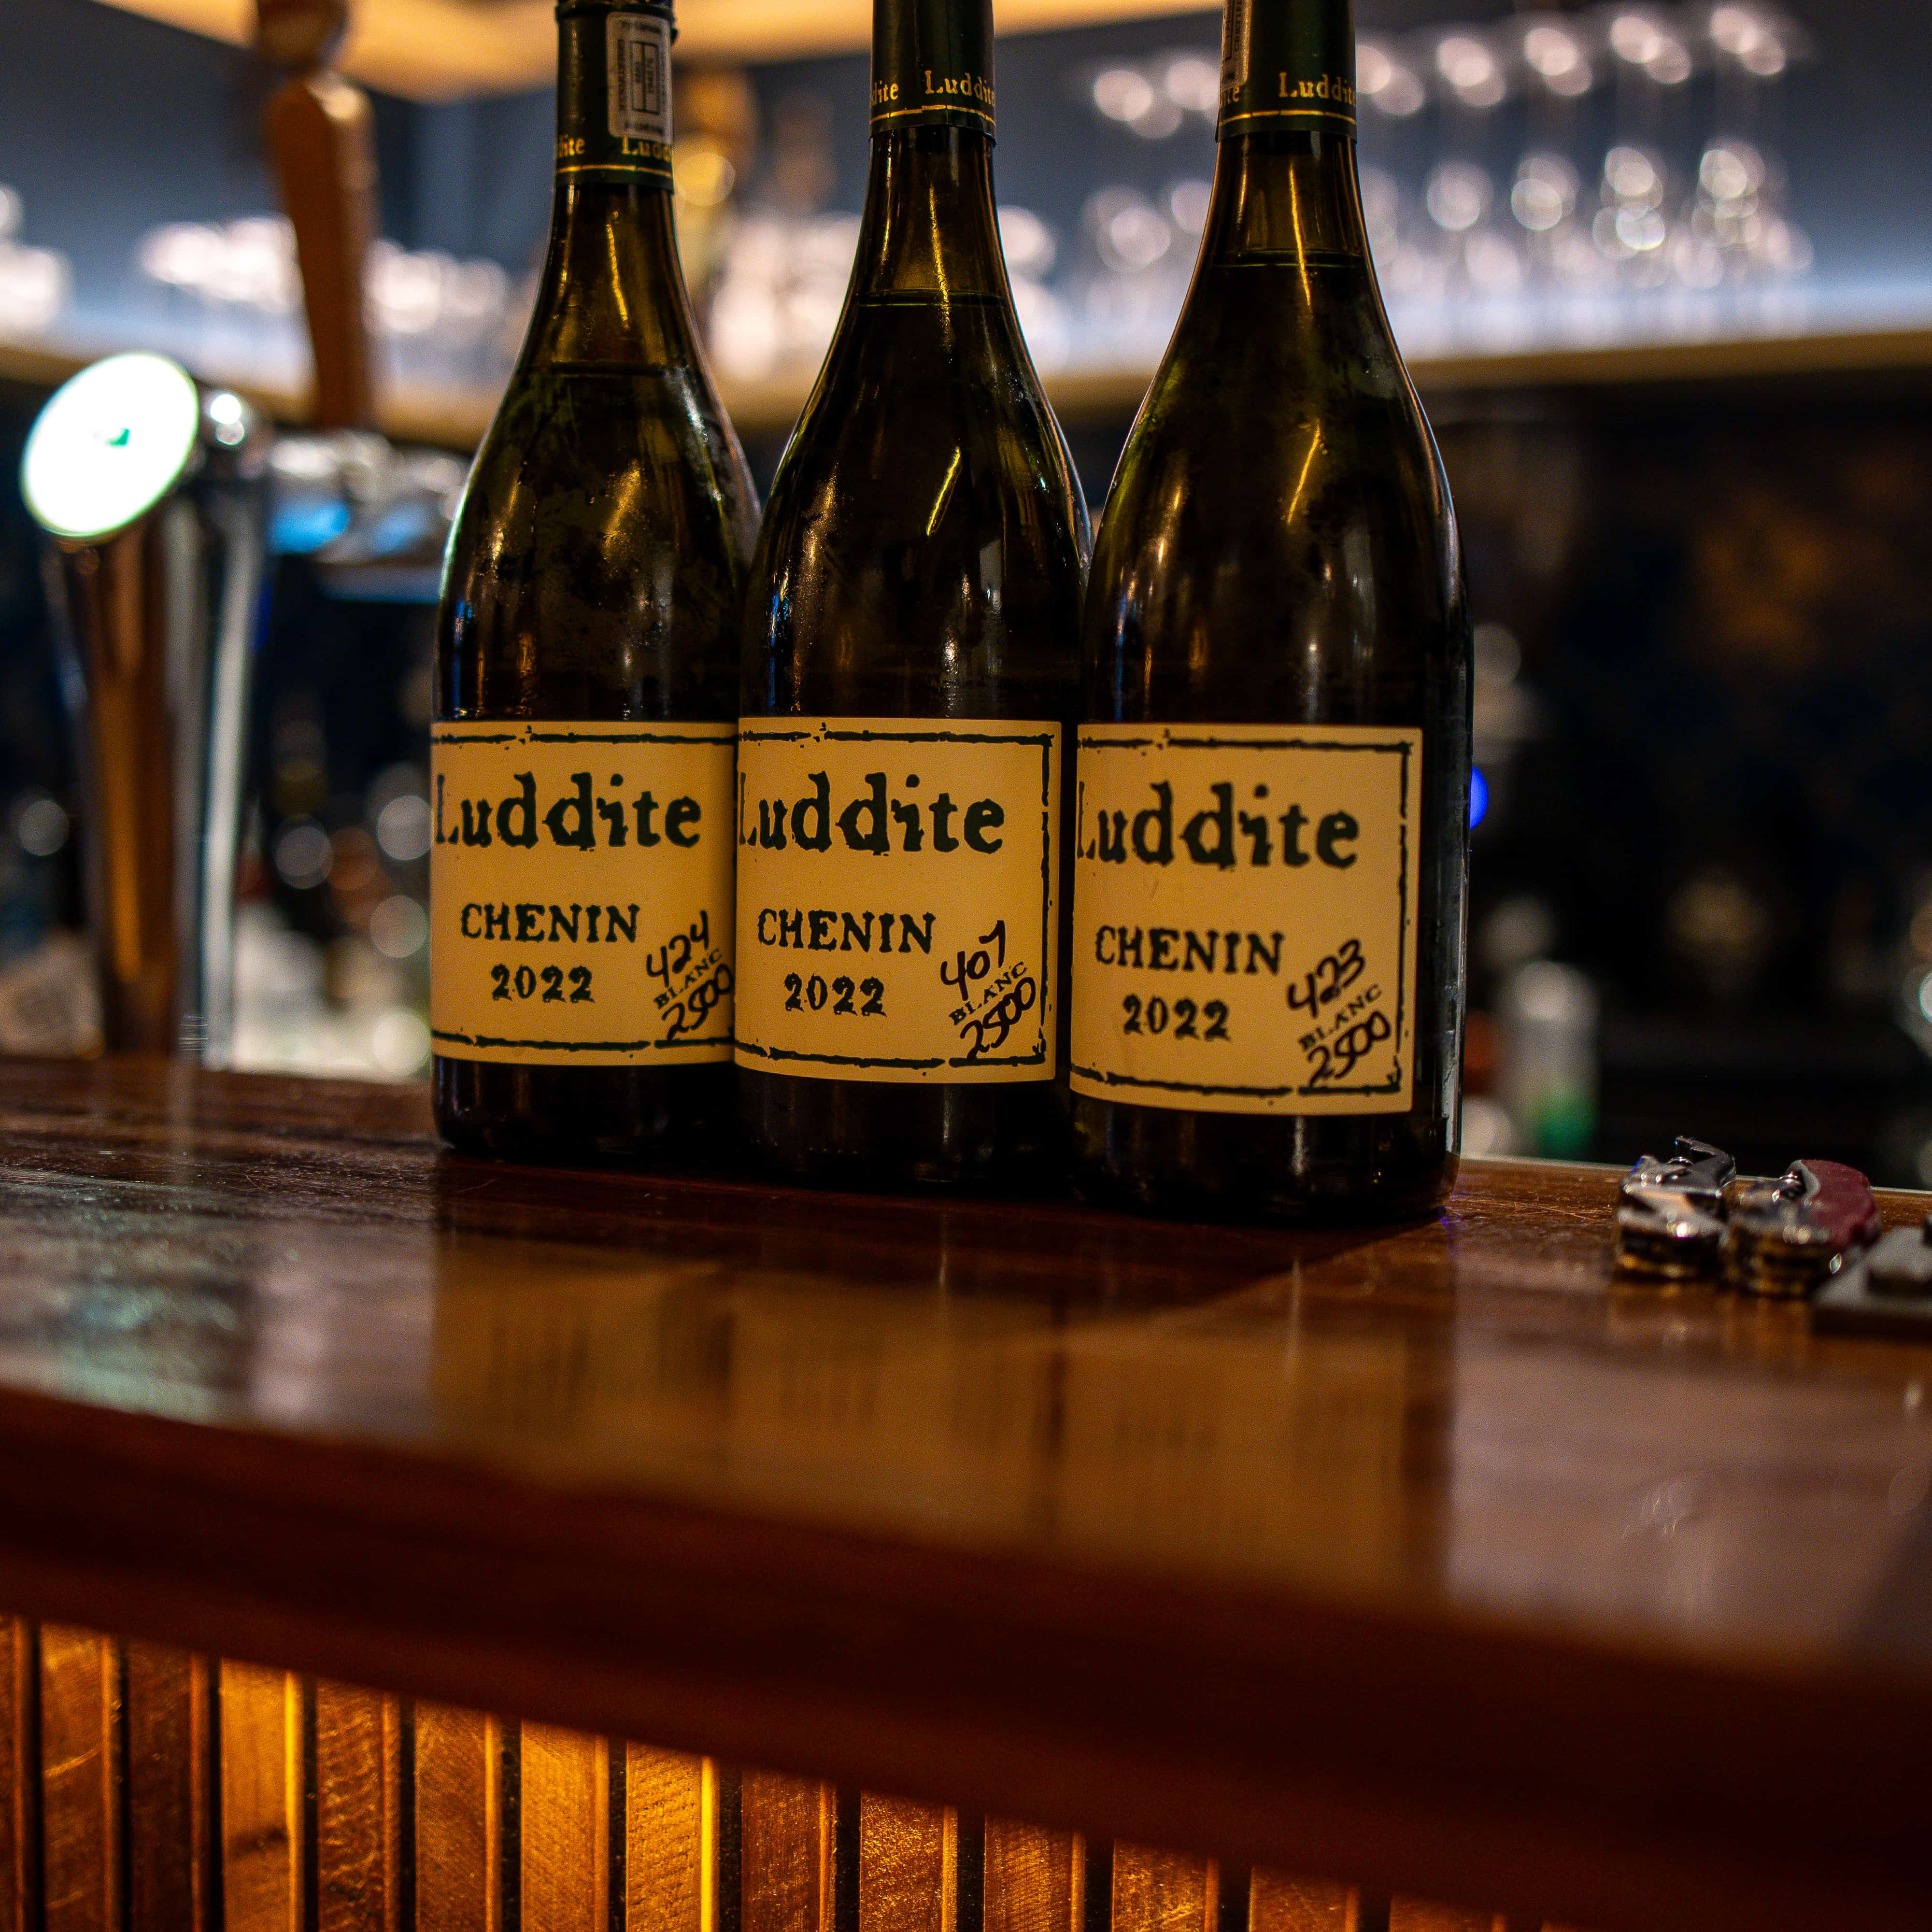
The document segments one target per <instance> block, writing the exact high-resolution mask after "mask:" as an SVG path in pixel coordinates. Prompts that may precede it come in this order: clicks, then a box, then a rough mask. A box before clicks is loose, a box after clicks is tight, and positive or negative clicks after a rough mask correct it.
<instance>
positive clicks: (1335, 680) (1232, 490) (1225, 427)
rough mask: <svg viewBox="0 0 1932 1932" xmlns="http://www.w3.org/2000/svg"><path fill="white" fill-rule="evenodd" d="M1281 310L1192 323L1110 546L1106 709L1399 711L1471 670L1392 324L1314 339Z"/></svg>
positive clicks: (1101, 628) (1431, 460)
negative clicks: (1347, 337)
mask: <svg viewBox="0 0 1932 1932" xmlns="http://www.w3.org/2000/svg"><path fill="white" fill-rule="evenodd" d="M1378 314H1379V308H1378ZM1278 319H1279V318H1278V315H1271V314H1269V313H1268V311H1267V310H1266V309H1265V308H1256V307H1250V308H1248V309H1247V313H1246V314H1241V312H1240V311H1239V310H1238V309H1237V308H1234V307H1233V306H1232V305H1230V306H1229V308H1226V309H1225V310H1224V311H1223V313H1221V314H1210V315H1208V317H1205V319H1204V318H1202V317H1198V316H1197V317H1193V318H1191V319H1184V322H1183V323H1182V325H1181V327H1180V329H1178V331H1177V333H1176V337H1175V343H1174V344H1173V346H1172V348H1171V350H1170V351H1169V356H1168V357H1167V359H1166V361H1165V362H1164V363H1163V367H1162V368H1161V370H1160V373H1159V374H1158V375H1157V378H1156V380H1155V382H1154V385H1153V386H1152V389H1151V391H1150V393H1149V395H1148V400H1147V401H1146V403H1145V405H1144V406H1143V408H1142V413H1141V415H1140V416H1139V419H1138V420H1137V421H1136V424H1135V425H1134V428H1133V432H1132V434H1131V435H1130V438H1129V440H1128V444H1127V449H1126V450H1125V451H1124V453H1123V455H1122V457H1121V464H1120V468H1119V471H1118V475H1116V477H1115V484H1114V488H1113V490H1112V493H1111V494H1110V496H1109V499H1108V502H1107V508H1106V514H1105V515H1104V517H1103V519H1102V523H1101V528H1100V536H1099V540H1098V541H1097V544H1096V547H1095V550H1094V568H1093V571H1092V574H1091V579H1090V582H1089V586H1088V598H1087V602H1086V606H1085V620H1084V625H1083V634H1084V641H1085V662H1086V677H1087V685H1088V706H1089V715H1093V716H1105V715H1138V716H1142V717H1160V716H1188V717H1194V718H1206V717H1208V716H1211V715H1212V716H1219V717H1221V718H1224V719H1226V721H1238V720H1241V719H1244V718H1263V719H1266V718H1274V717H1277V716H1280V717H1286V718H1304V717H1306V718H1315V717H1323V718H1328V719H1329V720H1330V721H1342V720H1343V719H1344V718H1350V717H1353V718H1359V719H1361V720H1362V721H1394V719H1395V718H1397V716H1398V715H1414V714H1415V713H1416V712H1417V709H1418V706H1423V704H1424V690H1425V687H1427V688H1441V680H1442V676H1444V675H1445V674H1446V675H1448V676H1449V677H1450V678H1451V681H1452V682H1453V681H1455V680H1457V679H1462V680H1465V681H1466V667H1467V660H1468V655H1469V620H1468V613H1467V609H1466V603H1465V601H1464V598H1463V587H1462V560H1461V554H1460V539H1459V536H1458V533H1457V526H1456V520H1455V512H1454V506H1453V504H1452V503H1451V499H1450V495H1449V490H1448V482H1447V478H1446V476H1445V472H1444V471H1443V469H1442V462H1441V458H1440V457H1439V454H1438V452H1437V450H1436V444H1435V440H1434V438H1433V435H1432V434H1431V433H1430V429H1429V426H1428V423H1427V418H1426V417H1425V416H1424V413H1423V411H1422V409H1421V404H1420V403H1419V401H1418V399H1417V398H1416V396H1415V392H1414V389H1413V388H1412V386H1411V385H1410V383H1409V380H1408V378H1407V376H1406V372H1405V371H1403V368H1402V367H1401V365H1400V361H1399V360H1397V359H1395V357H1394V350H1393V347H1392V345H1391V347H1390V348H1389V350H1388V359H1387V366H1386V367H1384V366H1382V365H1381V364H1379V362H1378V361H1377V360H1376V358H1375V357H1374V356H1373V355H1371V354H1368V353H1363V354H1361V355H1360V356H1357V357H1356V358H1355V359H1353V360H1352V359H1350V358H1349V356H1345V355H1336V354H1332V353H1327V352H1326V351H1324V352H1323V353H1310V344H1311V341H1313V343H1314V345H1315V347H1316V348H1318V349H1319V348H1320V347H1321V344H1320V341H1319V335H1320V332H1319V331H1318V330H1317V329H1315V328H1314V327H1313V326H1287V327H1280V328H1277V327H1276V326H1274V323H1276V321H1277V320H1278ZM1334 332H1335V331H1334V329H1332V328H1331V334H1332V333H1334ZM1373 333H1374V332H1373V329H1370V328H1369V327H1367V326H1366V323H1365V322H1364V323H1363V324H1362V325H1361V326H1358V329H1357V330H1356V334H1357V335H1358V338H1360V337H1361V336H1364V335H1366V336H1367V337H1368V338H1370V341H1371V343H1373ZM1136 707H1138V708H1136ZM1424 708H1426V707H1424Z"/></svg>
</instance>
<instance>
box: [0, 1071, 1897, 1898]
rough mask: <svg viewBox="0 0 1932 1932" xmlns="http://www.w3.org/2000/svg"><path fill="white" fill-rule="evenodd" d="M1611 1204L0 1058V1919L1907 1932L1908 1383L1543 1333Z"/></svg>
mask: <svg viewBox="0 0 1932 1932" xmlns="http://www.w3.org/2000/svg"><path fill="white" fill-rule="evenodd" d="M1691 1125H1694V1123H1693V1124H1691ZM1804 1152H1805V1149H1803V1148H1794V1149H1793V1154H1803V1153H1804ZM1613 1190H1614V1177H1613V1175H1610V1173H1608V1172H1607V1171H1605V1170H1601V1169H1565V1168H1556V1167H1550V1166H1534V1165H1529V1164H1511V1163H1472V1165H1471V1166H1470V1167H1469V1169H1468V1170H1467V1171H1466V1175H1465V1178H1464V1181H1463V1185H1462V1187H1461V1188H1460V1190H1459V1192H1458V1193H1457V1196H1456V1198H1455V1199H1454V1202H1453V1203H1452V1204H1451V1208H1450V1209H1449V1211H1448V1213H1447V1214H1445V1215H1444V1216H1443V1217H1442V1219H1441V1220H1439V1221H1437V1222H1436V1223H1432V1224H1430V1225H1428V1226H1418V1227H1412V1228H1409V1229H1404V1230H1401V1231H1398V1232H1334V1233H1322V1234H1314V1235H1293V1234H1286V1233H1271V1232H1256V1231H1238V1230H1226V1229H1203V1228H1194V1227H1178V1226H1168V1225H1163V1224H1160V1223H1152V1222H1142V1221H1135V1220H1124V1219H1121V1218H1118V1217H1109V1216H1104V1215H1101V1214H1095V1213H1091V1212H1089V1211H1086V1210H1085V1209H1082V1208H1077V1207H1073V1206H1070V1205H1061V1204H1058V1203H1045V1204H1032V1205H1013V1204H1010V1203H998V1202H952V1203H937V1202H907V1201H888V1200H873V1199H856V1198H854V1197H851V1196H836V1195H830V1194H810V1193H793V1192H788V1191H784V1190H778V1189H775V1188H772V1187H766V1186H763V1185H760V1184H754V1183H750V1182H746V1181H729V1180H703V1179H697V1180H673V1179H663V1178H643V1177H638V1176H631V1175H580V1174H562V1173H552V1172H539V1171H535V1170H532V1169H516V1168H510V1167H493V1166H484V1165H481V1164H478V1163H473V1162H469V1161H465V1160H460V1159H458V1158H455V1157H452V1156H451V1155H449V1154H447V1153H446V1152H444V1151H442V1150H441V1149H440V1148H439V1147H438V1146H437V1143H436V1142H435V1140H434V1137H433V1136H432V1135H431V1131H430V1127H429V1121H428V1111H427V1108H426V1106H425V1102H424V1100H423V1099H422V1096H421V1095H420V1094H419V1093H416V1092H414V1091H401V1090H391V1089H379V1088H368V1087H359V1086H353V1085H334V1084H324V1083H306V1082H296V1081H284V1080H274V1079H260V1078H254V1077H249V1076H219V1075H208V1074H199V1073H194V1072H192V1071H190V1070H184V1069H181V1068H178V1067H166V1066H162V1065H158V1064H138V1063H114V1062H108V1063H103V1064H95V1065H92V1066H68V1065H54V1064H28V1063H22V1062H12V1063H0V1606H4V1607H5V1609H6V1610H7V1611H8V1612H10V1613H12V1616H13V1619H15V1620H14V1621H11V1622H5V1625H4V1632H5V1635H4V1641H0V1932H15V1928H19V1932H28V1928H30V1927H40V1926H42V1925H45V1926H47V1927H55V1928H58V1932H93V1928H95V1927H98V1928H100V1932H118V1928H122V1927H126V1928H130V1932H131V1928H134V1927H143V1926H146V1925H148V1924H154V1925H157V1926H158V1925H178V1926H180V1927H183V1928H184V1932H189V1928H193V1927H201V1926H207V1927H211V1928H213V1927H227V1928H233V1932H242V1928H243V1927H254V1926H257V1925H261V1926H269V1925H274V1926H275V1927H278V1928H279V1932H329V1928H332V1927H336V1926H344V1927H347V1926H353V1927H357V1928H362V1927H368V1928H369V1932H377V1928H379V1927H380V1928H396V1929H397V1932H430V1928H431V1927H441V1926H450V1927H456V1926H459V1925H460V1926H464V1927H471V1926H473V1927H476V1928H477V1932H547V1928H548V1927H551V1926H557V1927H562V1926H565V1925H569V1926H571V1927H577V1926H581V1927H583V1932H631V1928H636V1932H645V1928H649V1932H1109V1927H1112V1928H1113V1932H1182V1928H1183V1927H1186V1928H1188V1932H1249V1928H1250V1927H1252V1928H1253V1932H1298V1928H1306V1927H1316V1926H1318V1925H1319V1926H1322V1927H1331V1928H1333V1932H1342V1928H1343V1927H1344V1926H1345V1925H1349V1924H1353V1925H1355V1926H1356V1927H1359V1928H1362V1932H1366V1928H1367V1927H1370V1926H1372V1925H1376V1924H1387V1923H1394V1924H1403V1923H1407V1924H1412V1925H1415V1926H1418V1927H1421V1926H1424V1925H1452V1924H1453V1925H1457V1926H1463V1925H1468V1926H1474V1927H1482V1928H1485V1932H1487V1927H1489V1926H1490V1924H1491V1921H1492V1915H1493V1913H1494V1912H1502V1913H1505V1914H1507V1915H1508V1924H1509V1925H1510V1926H1511V1927H1512V1928H1514V1927H1516V1926H1517V1925H1518V1924H1522V1925H1524V1926H1534V1925H1536V1924H1540V1923H1541V1922H1543V1921H1544V1920H1546V1919H1552V1920H1558V1921H1562V1922H1563V1923H1565V1924H1572V1925H1576V1924H1582V1925H1586V1926H1588V1927H1592V1928H1593V1932H1691V1928H1693V1927H1696V1928H1722V1932H1780V1928H1793V1932H1796V1928H1818V1932H1828V1928H1829V1932H1849V1928H1851V1927H1859V1928H1864V1929H1865V1932H1870V1928H1894V1927H1895V1928H1900V1932H1903V1928H1906V1927H1917V1928H1923V1927H1925V1926H1927V1924H1932V1502H1928V1496H1932V1400H1928V1399H1927V1389H1928V1388H1932V1350H1926V1349H1915V1348H1912V1347H1907V1346H1897V1345H1894V1344H1879V1343H1854V1342H1843V1341H1823V1340H1817V1339H1814V1337H1812V1336H1811V1334H1810V1333H1809V1331H1808V1323H1807V1319H1806V1316H1805V1313H1804V1311H1803V1310H1802V1309H1798V1310H1794V1309H1791V1308H1787V1307H1767V1306H1760V1305H1756V1304H1750V1303H1745V1302H1740V1301H1736V1300H1733V1299H1731V1298H1725V1297H1721V1296H1715V1295H1711V1294H1709V1293H1706V1292H1703V1291H1701V1290H1699V1291H1694V1292H1685V1293H1682V1294H1676V1295H1666V1294H1661V1293H1656V1292H1643V1291H1635V1290H1631V1289H1621V1288H1613V1286H1612V1284H1611V1282H1610V1274H1609V1267H1608V1241H1607V1234H1608V1216H1607V1211H1608V1208H1609V1205H1610V1201H1611V1198H1612V1196H1613ZM1926 1206H1927V1202H1926V1201H1924V1199H1921V1198H1918V1197H1913V1196H1892V1197H1890V1198H1889V1199H1888V1200H1887V1201H1886V1202H1885V1208H1886V1211H1887V1214H1888V1216H1889V1217H1891V1218H1892V1219H1894V1220H1905V1219H1910V1218H1912V1217H1917V1216H1918V1215H1920V1214H1922V1213H1923V1212H1924V1209H1925V1208H1926ZM96 1632H107V1633H111V1634H112V1635H111V1636H110V1637H98V1636H95V1635H94V1634H93V1633H96ZM345 1685H348V1686H355V1687H358V1688H355V1689H353V1690H351V1689H345V1688H343V1687H344V1686H345ZM485 1713H487V1714H491V1715H482V1714H485ZM621 1739H634V1740H639V1741H642V1742H638V1743H635V1744H622V1743H613V1742H610V1740H621ZM677 1754H688V1755H685V1756H679V1755H677ZM733 1766H759V1767H763V1769H760V1770H757V1771H755V1772H754V1771H751V1770H737V1769H732V1767H733ZM861 1791H862V1792H864V1793H891V1794H894V1796H893V1797H892V1799H883V1798H877V1797H874V1796H864V1797H862V1798H861V1797H860V1796H858V1794H859V1793H860V1792H861ZM1013 1819H1021V1820H1037V1821H1038V1823H1037V1824H1035V1825H1032V1826H1009V1825H1007V1824H1005V1823H1003V1822H1002V1821H1004V1820H1013ZM537 1820H542V1821H544V1822H543V1823H541V1829H539V1827H538V1823H535V1822H533V1821H537ZM665 1820H671V1821H672V1823H670V1824H667V1823H665ZM653 1821H655V1822H653ZM667 1833H668V1834H669V1835H668V1836H667V1835H666V1834H667ZM653 1834H655V1835H653ZM1076 1835H1078V1836H1076ZM1142 1846H1169V1847H1173V1848H1175V1850H1174V1851H1173V1852H1168V1853H1158V1854H1157V1853H1154V1852H1143V1851H1141V1850H1139V1849H1136V1848H1137V1847H1142ZM667 1847H668V1849H667ZM855 1860H856V1864H854V1861H855ZM1209 1860H1212V1861H1215V1862H1214V1863H1212V1864H1210V1863H1208V1862H1207V1861H1209ZM854 1871H856V1880H855V1879H853V1876H852V1873H853V1872H854ZM1280 1873H1306V1874H1309V1875H1310V1876H1309V1877H1308V1879H1306V1880H1303V1879H1287V1878H1284V1877H1282V1876H1279V1875H1280ZM1318 1881H1320V1882H1318ZM1351 1886H1352V1887H1354V1888H1356V1889H1355V1891H1350V1890H1349V1887H1351ZM1390 1894H1401V1895H1403V1897H1408V1896H1410V1895H1416V1896H1421V1897H1431V1898H1437V1899H1451V1900H1461V1901H1463V1902H1464V1903H1466V1905H1467V1906H1472V1907H1475V1908H1479V1909H1478V1910H1477V1911H1475V1913H1474V1914H1473V1915H1471V1914H1470V1913H1469V1912H1464V1913H1462V1914H1461V1915H1458V1914H1457V1913H1454V1912H1448V1911H1447V1910H1446V1909H1442V1910H1437V1911H1435V1915H1433V1916H1431V1915H1430V1912H1431V1910H1432V1909H1427V1908H1423V1907H1421V1906H1414V1907H1411V1906H1407V1905H1405V1904H1400V1903H1398V1904H1397V1905H1396V1906H1394V1908H1393V1912H1394V1917H1393V1918H1390V1917H1389V1916H1388V1915H1389V1914H1390V1912H1391V1906H1390V1905H1389V1904H1388V1902H1387V1901H1388V1897H1389V1895H1390ZM1405 1912H1406V1913H1408V1914H1409V1917H1408V1918H1407V1919H1406V1920H1405V1919H1404V1916H1403V1915H1404V1914H1405Z"/></svg>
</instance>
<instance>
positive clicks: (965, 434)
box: [745, 302, 1090, 716]
mask: <svg viewBox="0 0 1932 1932" xmlns="http://www.w3.org/2000/svg"><path fill="white" fill-rule="evenodd" d="M965 306H966V311H967V312H965V313H963V314H962V313H961V312H960V309H959V305H953V307H952V308H951V312H950V313H949V312H947V308H944V307H943V306H942V305H938V304H935V303H933V302H891V303H879V304H869V303H868V304H865V305H853V308H852V309H850V310H848V311H847V327H846V328H844V329H841V338H842V339H841V341H840V342H839V343H838V344H835V347H834V348H833V350H832V353H831V355H830V356H829V357H828V359H827V362H826V368H825V371H824V372H823V374H822V376H821V377H820V383H819V385H818V387H817V390H816V391H815V392H814V396H813V398H812V401H811V404H810V405H809V406H808V408H807V410H806V413H805V416H804V417H803V418H802V419H801V421H800V422H799V427H798V428H797V430H796V431H795V433H794V434H793V438H792V441H791V443H790V446H789V447H788V448H787V451H786V453H785V455H784V460H783V461H782V462H781V464H780V466H779V471H778V477H777V478H776V480H775V481H774V483H773V484H772V495H771V502H770V505H769V508H768V510H767V512H766V517H765V521H764V525H763V530H762V532H761V533H760V539H759V546H758V552H757V559H756V560H755V561H754V565H753V568H752V572H751V587H750V589H749V592H748V596H747V601H746V616H745V675H746V702H747V703H748V705H751V706H752V707H753V708H754V709H758V710H764V709H785V708H794V709H802V710H803V711H805V712H817V713H823V714H826V715H834V714H837V713H840V712H851V713H853V714H854V715H856V714H857V713H859V712H862V711H864V710H865V709H868V708H876V709H877V712H878V713H879V715H921V714H922V713H932V714H943V713H944V712H946V711H947V710H948V709H952V710H953V711H954V712H956V715H973V713H974V710H975V709H983V710H984V711H985V712H986V713H987V714H988V715H1022V713H1021V712H1015V711H1013V710H1012V709H1010V706H1008V704H1007V697H1009V696H1010V695H1012V694H1013V688H1014V687H1015V685H1016V681H1017V682H1019V684H1023V685H1031V687H1033V688H1034V689H1035V690H1036V691H1037V690H1040V689H1041V688H1049V689H1050V691H1051V692H1052V693H1053V694H1054V695H1052V702H1051V706H1050V708H1049V709H1046V711H1045V712H1042V711H1041V710H1040V709H1031V710H1030V711H1028V712H1025V715H1035V716H1038V715H1061V714H1062V713H1063V712H1066V711H1067V710H1068V709H1069V708H1070V702H1071V697H1072V693H1073V688H1074V685H1075V683H1076V678H1077V663H1078V649H1079V643H1078V639H1079V605H1080V596H1081V591H1082V584H1083V583H1084V579H1085V565H1086V560H1087V554H1088V548H1089V545H1090V537H1089V531H1088V521H1087V515H1086V506H1085V499H1084V498H1083V496H1082V493H1081V490H1080V486H1079V480H1078V478H1077V477H1076V475H1075V474H1074V472H1073V466H1072V463H1071V460H1070V458H1069V457H1068V455H1067V450H1066V446H1065V443H1064V440H1063V439H1062V438H1061V435H1060V434H1059V431H1058V426H1057V425H1055V422H1054V421H1053V419H1052V413H1051V411H1050V410H1049V407H1048V406H1047V404H1046V398H1045V397H1044V395H1043V393H1042V392H1040V389H1039V386H1038V383H1037V380H1036V379H1035V378H1034V375H1033V373H1032V370H1031V365H1030V364H1028V363H1027V362H1026V361H1025V353H1024V349H1023V347H1019V346H1018V345H1017V343H1016V335H1017V329H1016V326H1015V339H1009V338H1007V335H1006V332H1005V329H1004V327H1003V326H1001V322H1000V320H999V318H998V316H997V315H989V314H987V313H986V312H985V311H986V309H987V308H989V307H990V306H991V305H989V304H979V303H974V304H972V305H965ZM1007 313H1008V314H1009V316H1010V311H1008V312H1007ZM1043 701H1044V700H1040V699H1038V698H1035V699H1030V700H1028V703H1031V704H1035V705H1037V704H1038V703H1041V702H1043Z"/></svg>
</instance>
